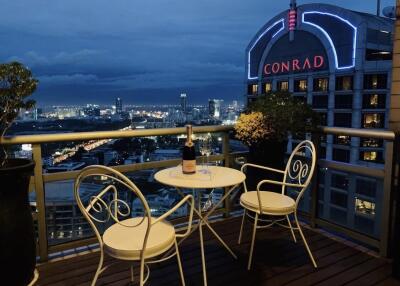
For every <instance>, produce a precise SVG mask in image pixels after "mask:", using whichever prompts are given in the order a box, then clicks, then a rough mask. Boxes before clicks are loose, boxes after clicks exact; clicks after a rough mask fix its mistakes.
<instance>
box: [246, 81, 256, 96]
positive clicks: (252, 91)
mask: <svg viewBox="0 0 400 286" xmlns="http://www.w3.org/2000/svg"><path fill="white" fill-rule="evenodd" d="M247 92H248V94H250V95H256V94H257V93H258V85H257V84H250V85H249V86H248V89H247Z"/></svg>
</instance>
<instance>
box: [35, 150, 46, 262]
mask: <svg viewBox="0 0 400 286" xmlns="http://www.w3.org/2000/svg"><path fill="white" fill-rule="evenodd" d="M32 155H33V160H34V161H35V169H34V182H35V193H36V207H37V210H38V215H37V223H38V236H39V256H40V261H47V260H48V249H47V247H48V245H47V225H46V203H45V194H44V185H43V166H42V149H41V145H40V144H33V146H32Z"/></svg>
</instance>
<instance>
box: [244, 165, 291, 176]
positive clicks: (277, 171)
mask: <svg viewBox="0 0 400 286" xmlns="http://www.w3.org/2000/svg"><path fill="white" fill-rule="evenodd" d="M246 167H253V168H258V169H263V170H267V171H272V172H276V173H281V174H285V171H282V170H278V169H274V168H270V167H266V166H261V165H256V164H251V163H245V164H243V165H242V167H241V168H240V171H241V172H244V170H245V169H246Z"/></svg>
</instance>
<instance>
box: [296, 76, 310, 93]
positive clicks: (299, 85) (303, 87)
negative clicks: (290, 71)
mask: <svg viewBox="0 0 400 286" xmlns="http://www.w3.org/2000/svg"><path fill="white" fill-rule="evenodd" d="M294 91H295V92H306V91H307V80H306V79H301V80H295V81H294Z"/></svg>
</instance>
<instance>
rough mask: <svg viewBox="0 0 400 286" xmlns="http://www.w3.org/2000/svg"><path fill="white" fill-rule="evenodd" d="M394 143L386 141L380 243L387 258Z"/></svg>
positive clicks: (380, 249) (381, 252)
mask: <svg viewBox="0 0 400 286" xmlns="http://www.w3.org/2000/svg"><path fill="white" fill-rule="evenodd" d="M393 155H394V142H393V141H386V146H385V161H384V162H385V169H384V171H385V177H384V179H383V198H382V217H381V236H380V242H379V254H380V255H381V256H382V257H387V255H388V247H389V237H390V236H389V234H390V216H391V215H390V214H391V210H392V178H393V174H392V170H393Z"/></svg>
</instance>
